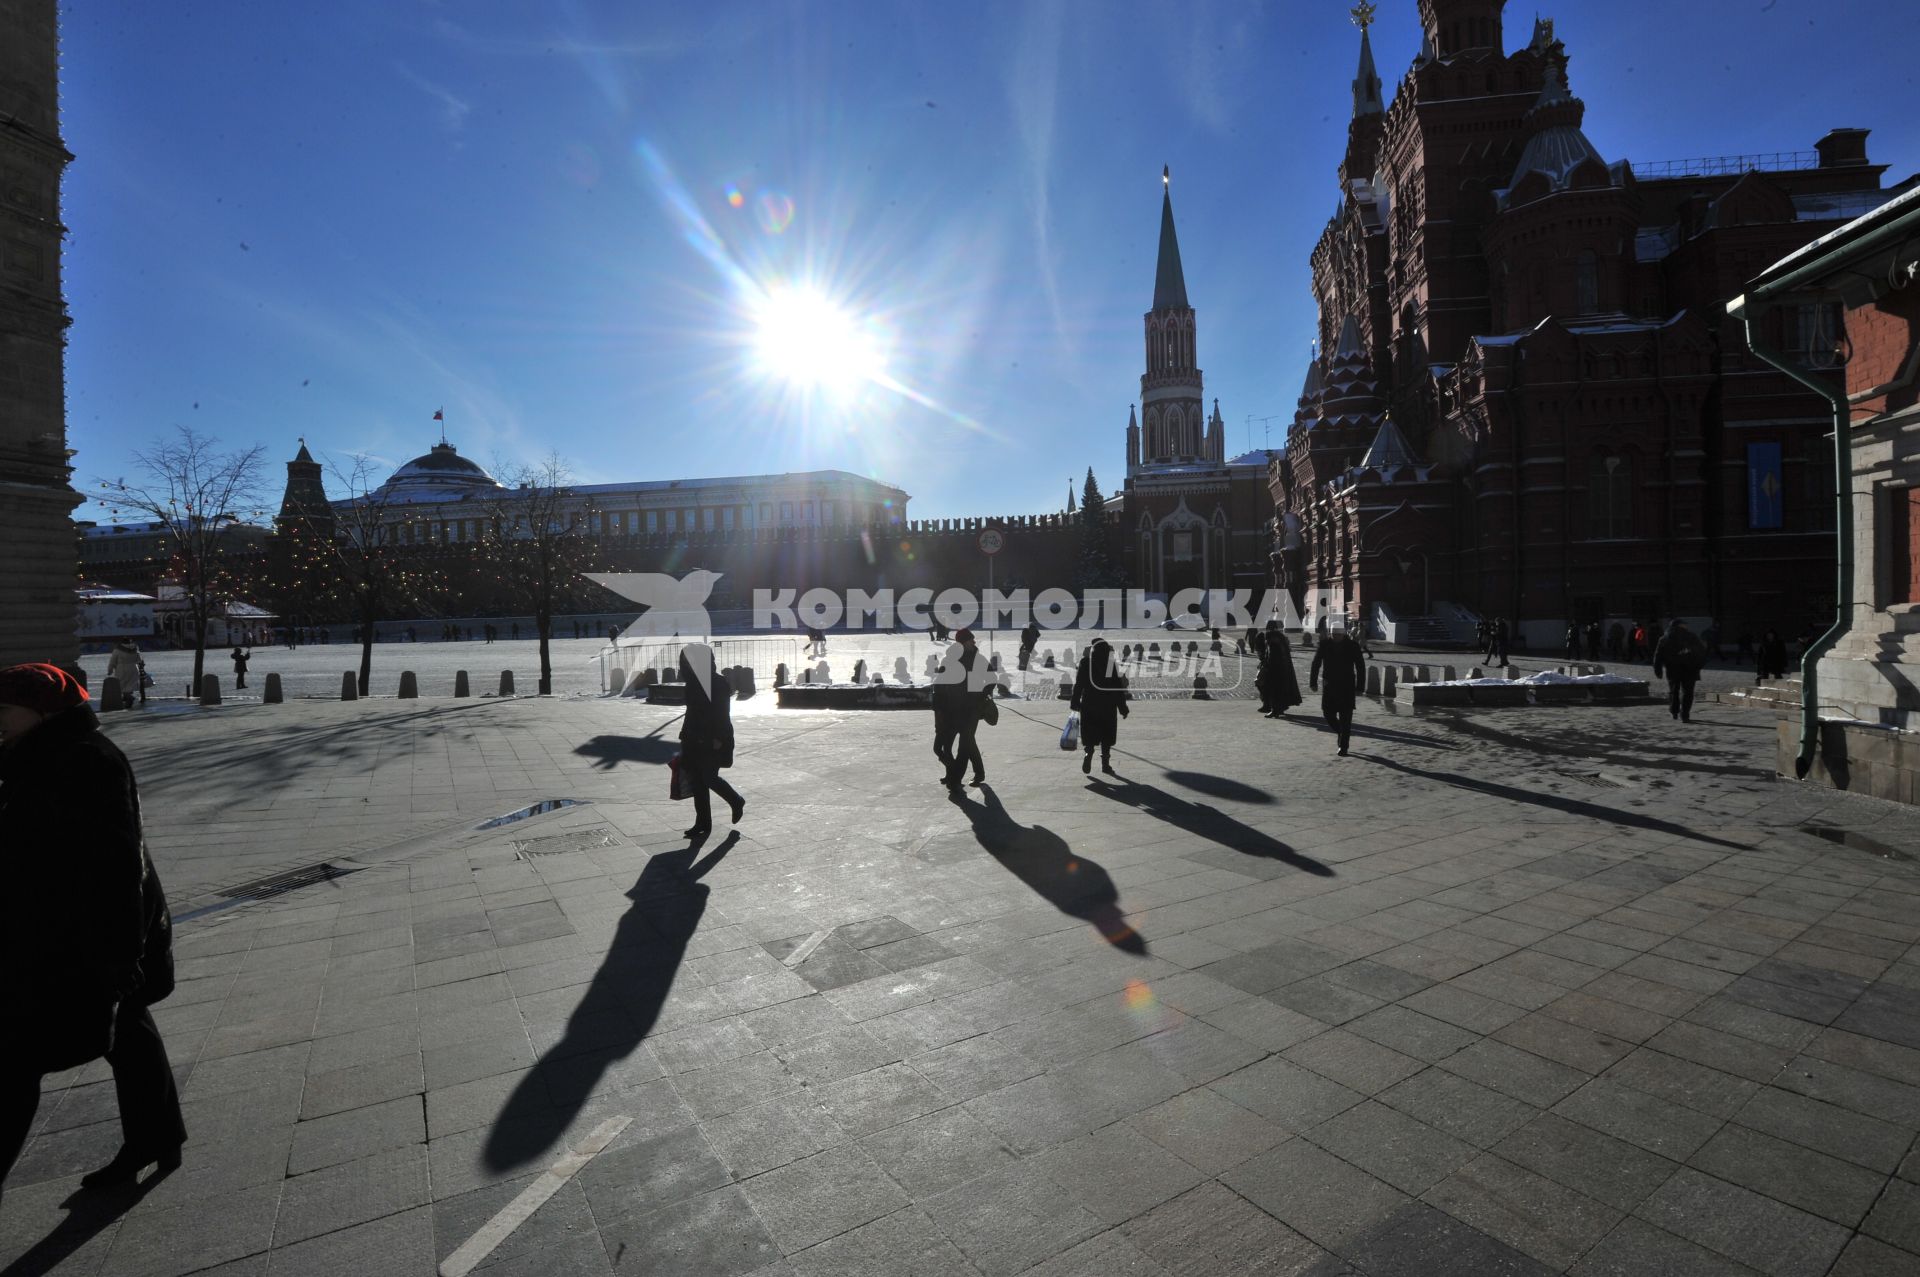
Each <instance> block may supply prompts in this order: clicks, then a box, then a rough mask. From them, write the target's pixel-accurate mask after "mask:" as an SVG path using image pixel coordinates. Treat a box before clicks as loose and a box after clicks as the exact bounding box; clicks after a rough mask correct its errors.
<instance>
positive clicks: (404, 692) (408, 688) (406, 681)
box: [399, 670, 420, 701]
mask: <svg viewBox="0 0 1920 1277" xmlns="http://www.w3.org/2000/svg"><path fill="white" fill-rule="evenodd" d="M399 699H401V700H403V701H417V700H419V699H420V680H419V679H417V678H415V677H414V674H413V671H412V670H401V671H400V695H399Z"/></svg>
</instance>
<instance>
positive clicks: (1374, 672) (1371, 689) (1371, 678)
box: [1367, 665, 1380, 696]
mask: <svg viewBox="0 0 1920 1277" xmlns="http://www.w3.org/2000/svg"><path fill="white" fill-rule="evenodd" d="M1367 695H1369V696H1378V695H1380V667H1379V666H1378V665H1369V666H1367Z"/></svg>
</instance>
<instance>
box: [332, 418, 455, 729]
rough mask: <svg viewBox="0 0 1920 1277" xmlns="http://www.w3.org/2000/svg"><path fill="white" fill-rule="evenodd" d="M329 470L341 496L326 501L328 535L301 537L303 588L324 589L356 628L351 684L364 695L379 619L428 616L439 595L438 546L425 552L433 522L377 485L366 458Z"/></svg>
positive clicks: (374, 471) (441, 592)
mask: <svg viewBox="0 0 1920 1277" xmlns="http://www.w3.org/2000/svg"><path fill="white" fill-rule="evenodd" d="M328 468H329V470H330V471H331V472H332V474H333V477H334V479H335V481H336V482H337V483H338V484H339V486H340V487H341V488H342V489H343V490H344V491H345V492H346V497H345V498H344V499H343V500H341V501H339V502H337V503H335V505H334V506H333V510H332V514H333V520H334V524H335V527H334V532H333V535H332V536H330V537H321V536H317V535H309V536H307V537H306V538H304V542H305V545H306V546H307V549H308V552H309V553H312V554H315V556H316V559H315V561H313V562H310V563H308V564H306V565H305V570H306V571H307V572H308V573H309V578H308V583H309V586H310V588H313V589H316V590H323V591H324V592H325V593H326V595H328V596H330V597H331V599H332V600H333V601H334V602H335V603H336V604H337V605H338V606H339V607H341V608H342V610H344V611H345V613H346V614H347V615H348V616H349V617H350V618H351V619H352V620H353V622H354V623H355V625H357V626H358V627H359V631H360V673H359V678H358V680H357V682H358V686H359V689H360V695H362V696H365V695H367V689H368V687H369V685H370V683H371V681H372V678H373V644H374V639H375V637H376V636H377V634H378V632H379V626H380V624H381V622H383V621H390V620H393V619H395V618H397V617H400V616H407V615H415V616H418V615H425V614H428V613H430V612H432V611H434V610H435V604H436V602H437V601H438V600H439V599H440V598H441V597H442V596H443V595H444V594H445V592H446V580H445V574H444V572H443V571H442V570H441V568H442V563H441V559H442V558H443V557H444V551H442V552H441V553H433V552H430V551H429V548H428V547H430V546H431V545H433V536H432V525H431V524H430V523H429V522H427V521H426V520H425V519H424V518H419V517H413V513H412V511H411V510H410V508H409V507H408V505H407V504H406V503H405V502H403V501H398V500H395V499H394V498H393V497H391V496H390V495H389V494H388V493H387V492H386V491H383V490H382V488H381V486H380V484H379V483H378V482H377V479H378V473H379V472H378V470H377V469H376V466H375V463H374V461H373V459H372V458H370V457H366V456H356V457H353V458H351V459H350V460H349V461H348V463H347V464H346V465H345V466H341V465H338V464H333V465H330V466H329V467H328Z"/></svg>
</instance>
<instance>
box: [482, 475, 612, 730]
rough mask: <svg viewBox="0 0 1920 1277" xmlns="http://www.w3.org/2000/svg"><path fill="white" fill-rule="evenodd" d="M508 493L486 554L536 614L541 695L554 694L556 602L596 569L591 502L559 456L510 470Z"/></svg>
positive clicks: (493, 516)
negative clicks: (582, 496) (583, 496)
mask: <svg viewBox="0 0 1920 1277" xmlns="http://www.w3.org/2000/svg"><path fill="white" fill-rule="evenodd" d="M507 478H508V483H509V485H510V486H509V489H508V490H507V491H506V492H504V493H502V494H501V495H500V497H499V498H498V499H497V500H496V501H495V503H494V506H493V509H492V511H491V512H490V517H489V518H488V520H487V527H486V531H485V533H484V536H483V541H484V549H485V553H486V555H487V557H488V559H489V560H491V561H492V563H493V565H494V567H495V568H496V570H497V571H498V572H499V574H500V579H501V582H502V584H504V585H505V586H506V588H507V590H508V592H509V593H510V594H511V596H512V597H513V598H514V600H515V602H517V603H518V604H520V605H521V606H524V607H525V608H527V610H528V611H530V612H532V613H533V623H534V628H535V630H536V631H537V632H538V634H539V636H540V694H541V695H542V696H545V695H548V694H550V693H551V692H552V691H553V659H552V656H551V654H550V652H549V650H548V644H549V642H550V641H551V639H552V637H553V613H554V608H555V604H556V603H557V602H558V601H559V600H561V599H563V598H565V597H567V596H568V595H570V594H571V593H572V586H573V583H574V582H575V581H576V580H577V579H578V577H579V575H580V573H581V572H582V571H584V570H585V569H587V568H588V567H591V566H592V557H593V554H594V542H593V539H592V536H591V531H592V523H593V516H594V513H595V511H594V508H593V503H592V501H590V500H587V501H582V500H581V499H580V498H579V496H578V494H577V493H575V491H574V490H573V487H572V483H573V475H572V473H571V471H570V470H569V468H568V466H567V463H566V461H565V460H563V459H562V458H561V456H560V454H559V453H557V452H553V453H548V454H547V457H546V459H545V460H544V461H542V462H540V463H539V464H538V465H522V466H518V467H515V468H513V469H511V470H510V471H509V472H508V476H507Z"/></svg>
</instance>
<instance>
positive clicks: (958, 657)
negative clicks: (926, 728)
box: [933, 629, 999, 797]
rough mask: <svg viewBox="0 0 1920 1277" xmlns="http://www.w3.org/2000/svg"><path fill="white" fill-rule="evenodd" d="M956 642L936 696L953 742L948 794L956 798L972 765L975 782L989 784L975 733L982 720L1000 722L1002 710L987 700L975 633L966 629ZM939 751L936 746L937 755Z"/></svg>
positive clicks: (935, 698) (936, 710)
mask: <svg viewBox="0 0 1920 1277" xmlns="http://www.w3.org/2000/svg"><path fill="white" fill-rule="evenodd" d="M953 641H954V642H953V649H952V650H951V651H949V652H948V653H947V664H946V668H945V669H944V670H943V671H942V672H941V675H940V682H939V683H938V684H937V685H936V686H935V687H934V689H933V695H934V702H935V710H934V712H935V713H936V714H940V713H942V712H944V713H945V715H946V717H945V718H944V719H943V720H939V721H940V725H941V728H942V729H943V730H944V731H945V732H947V733H950V734H951V738H952V742H953V743H952V745H951V747H950V748H951V752H950V753H949V754H948V756H947V775H946V782H947V792H948V793H949V794H952V795H954V796H956V797H957V796H958V795H959V793H960V778H961V777H962V776H964V775H966V772H967V767H968V765H969V764H971V765H972V767H973V783H974V784H976V785H984V784H986V782H987V765H986V764H985V763H984V762H982V761H981V759H980V743H979V741H978V740H976V739H975V733H976V732H977V731H978V729H979V726H980V720H981V719H982V718H988V720H989V721H990V722H991V721H994V720H997V719H998V718H999V711H998V710H996V709H995V708H994V706H993V704H992V702H991V701H990V700H989V699H988V697H989V695H990V693H991V686H990V685H989V684H988V682H987V671H986V666H985V663H984V662H982V661H981V659H980V649H979V648H978V647H976V646H975V645H974V639H973V631H972V630H966V629H963V630H961V631H960V632H959V633H957V634H955V635H954V636H953ZM989 716H991V717H989ZM938 748H939V747H938V745H937V744H936V746H935V752H938Z"/></svg>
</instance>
